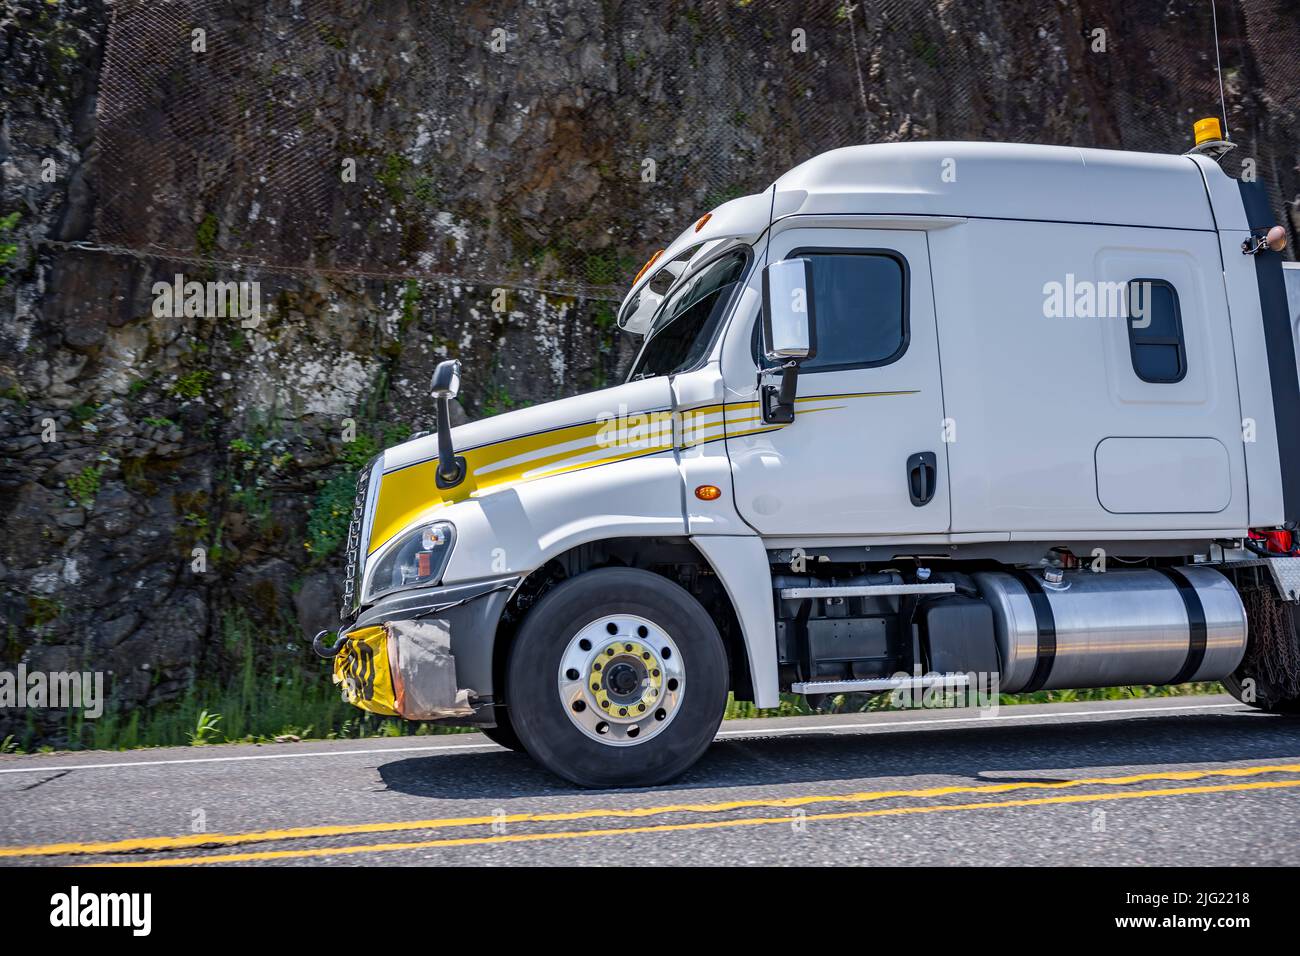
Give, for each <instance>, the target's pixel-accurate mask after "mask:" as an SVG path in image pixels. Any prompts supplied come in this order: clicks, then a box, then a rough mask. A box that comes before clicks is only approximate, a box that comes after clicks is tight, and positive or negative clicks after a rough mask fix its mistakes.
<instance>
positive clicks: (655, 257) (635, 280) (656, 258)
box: [632, 249, 664, 285]
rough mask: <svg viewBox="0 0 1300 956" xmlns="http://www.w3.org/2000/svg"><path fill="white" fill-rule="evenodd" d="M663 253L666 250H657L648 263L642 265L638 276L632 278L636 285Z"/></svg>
mask: <svg viewBox="0 0 1300 956" xmlns="http://www.w3.org/2000/svg"><path fill="white" fill-rule="evenodd" d="M663 254H664V250H662V249H660V250H659V251H658V252H656V253H655V254H654V255H653V256H651V257H650V258H649V259H648V260H647V261H646V264H645V265H643V266H642V267H641V271H640V272H638V273H637V274H636V278H635V279H633V280H632V284H633V285H636V284H637V282H639V281H640V280H641V277H642V276H643V275H645V272H646V270H647V269H649V268H650V267H651V266H652V265H654V264H655V261H656V260H658V258H659V257H660V256H662V255H663Z"/></svg>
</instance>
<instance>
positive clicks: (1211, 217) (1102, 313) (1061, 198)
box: [318, 143, 1300, 786]
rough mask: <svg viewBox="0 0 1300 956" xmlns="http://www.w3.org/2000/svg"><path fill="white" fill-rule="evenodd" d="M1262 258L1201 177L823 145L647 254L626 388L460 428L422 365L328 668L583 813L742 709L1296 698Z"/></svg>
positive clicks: (1284, 369) (635, 299) (1273, 357)
mask: <svg viewBox="0 0 1300 956" xmlns="http://www.w3.org/2000/svg"><path fill="white" fill-rule="evenodd" d="M1285 242H1286V234H1285V232H1284V231H1283V230H1281V229H1280V227H1275V226H1274V224H1273V223H1272V222H1270V221H1269V210H1268V205H1267V201H1266V200H1265V199H1264V198H1263V197H1262V187H1259V186H1258V185H1257V184H1248V183H1239V182H1237V181H1235V180H1233V179H1231V178H1229V177H1228V176H1226V175H1225V174H1224V172H1223V171H1222V170H1221V169H1220V167H1219V166H1218V165H1217V164H1216V162H1215V161H1214V160H1213V159H1212V158H1210V157H1209V156H1207V155H1204V154H1203V153H1198V152H1195V151H1193V152H1192V153H1189V154H1186V155H1182V156H1165V155H1156V154H1143V153H1127V152H1118V151H1103V150H1087V149H1076V148H1067V147H1047V146H1028V145H1001V144H986V143H900V144H885V145H872V146H856V147H849V148H846V149H840V150H835V151H832V152H829V153H825V154H823V155H821V156H818V157H815V158H813V159H811V160H809V161H808V162H806V163H804V164H802V165H800V166H798V167H796V168H795V169H793V170H791V171H790V172H788V173H786V174H785V175H783V176H781V177H780V178H779V179H777V180H776V182H775V183H773V184H772V185H771V186H770V187H769V188H768V189H767V190H765V191H764V192H763V193H760V194H758V195H754V196H747V197H742V198H739V199H735V200H732V201H731V202H728V203H725V204H723V205H722V206H719V207H718V208H717V209H714V210H711V211H710V212H709V213H707V214H706V215H704V216H701V217H700V218H699V219H698V220H697V221H695V222H694V223H692V224H690V225H689V226H688V227H687V228H686V229H685V230H684V231H683V232H682V234H681V235H679V236H678V237H677V238H676V239H675V240H673V241H672V242H671V243H670V244H669V245H668V246H667V247H666V248H665V249H663V250H660V252H658V253H656V254H655V256H654V257H652V259H651V260H650V262H648V263H647V265H646V267H645V268H643V269H642V271H641V273H640V274H639V275H638V276H637V278H636V279H635V280H634V282H633V284H632V287H631V288H630V290H629V291H628V293H627V296H626V298H625V299H624V301H623V303H622V305H621V306H620V309H619V312H618V321H619V325H620V327H621V328H622V329H623V330H624V331H626V332H627V333H629V334H633V335H637V336H640V337H641V338H642V344H641V347H640V350H639V352H638V354H637V356H636V358H635V360H634V361H633V362H632V365H631V368H630V370H629V373H628V376H627V379H626V380H625V381H624V382H623V383H622V384H620V385H616V386H614V387H611V388H606V389H602V390H600V391H597V392H593V393H589V394H585V395H580V396H575V397H572V398H568V399H564V400H561V401H556V402H552V403H549V404H546V405H541V406H534V407H531V408H526V409H522V410H519V411H515V412H511V413H509V414H505V415H500V416H497V417H494V418H491V419H488V420H484V421H479V422H474V423H471V424H468V425H464V426H461V427H458V428H454V429H452V428H450V427H449V425H448V424H447V422H448V416H447V415H446V405H447V402H448V401H449V400H450V398H451V397H453V396H454V394H455V390H456V387H457V378H458V375H459V374H460V372H461V371H462V370H460V369H459V368H458V367H456V366H455V365H454V363H446V367H445V368H440V370H439V375H438V376H435V388H434V393H435V399H436V400H437V401H438V403H439V409H440V428H439V431H438V433H437V434H436V435H430V436H425V437H421V438H417V439H414V440H412V441H409V442H406V443H404V444H402V445H398V446H396V447H394V448H390V449H388V450H386V451H385V452H383V453H382V454H381V455H379V456H378V457H377V458H376V459H375V460H374V461H373V462H372V463H371V464H370V465H369V466H368V467H367V468H366V469H365V471H364V472H363V473H362V474H361V475H360V476H359V480H358V493H357V498H356V505H355V512H354V516H353V521H352V525H351V529H350V533H349V538H348V551H347V558H346V560H347V579H346V584H345V606H344V608H343V612H342V614H343V625H342V627H341V629H340V632H339V637H338V640H337V642H336V643H335V644H334V645H333V646H331V647H325V648H324V652H325V653H330V652H333V653H334V654H335V679H336V681H337V682H339V683H340V684H342V685H343V688H344V693H345V695H346V696H347V697H348V699H350V700H352V702H354V703H356V704H357V705H358V706H361V707H363V708H366V709H370V710H374V711H377V712H380V713H391V714H399V715H401V716H404V717H408V718H413V719H433V720H441V721H448V722H455V723H463V724H469V725H474V726H478V727H480V728H482V729H483V730H484V731H485V732H487V733H488V734H489V735H490V736H492V737H493V739H494V740H497V741H498V742H500V743H503V744H504V745H506V746H509V747H513V748H516V749H521V750H525V751H527V752H528V753H529V754H531V755H532V756H533V757H534V758H535V759H537V760H538V761H540V762H541V763H542V764H544V765H545V766H547V767H548V768H549V769H551V770H552V771H554V772H556V773H558V774H560V775H561V776H564V777H566V778H568V779H570V780H572V781H574V782H577V783H579V784H582V785H587V786H620V785H649V784H652V783H656V782H660V781H662V780H665V779H668V778H670V777H672V776H675V775H677V774H679V773H681V772H682V771H683V770H685V769H686V768H687V767H689V766H690V765H691V764H692V763H693V762H694V761H695V760H696V759H698V757H699V756H700V755H701V754H702V753H703V752H704V750H705V749H706V748H707V746H708V744H709V743H710V742H711V741H712V739H713V735H714V733H715V732H716V730H717V727H718V724H719V722H720V720H721V718H722V715H723V712H724V708H725V707H726V704H727V701H728V695H732V696H734V697H735V698H736V699H741V700H749V701H753V702H754V704H756V705H757V706H758V707H760V708H768V707H774V706H776V705H777V704H778V703H779V702H780V698H781V695H782V694H783V693H786V694H791V693H794V694H804V695H807V696H808V697H810V698H811V699H813V700H814V701H816V700H821V699H825V698H827V697H833V696H835V695H838V694H843V693H871V694H875V693H899V692H909V691H914V690H918V689H929V688H934V687H940V688H945V689H949V690H951V689H954V688H964V687H971V686H981V687H987V688H991V690H992V692H993V693H994V694H995V693H996V692H999V691H1000V692H1025V691H1034V690H1044V689H1053V688H1066V687H1100V686H1112V685H1122V684H1163V683H1183V682H1187V681H1212V680H1224V681H1225V682H1226V683H1227V684H1228V686H1229V688H1230V689H1233V690H1234V692H1235V693H1238V694H1239V696H1242V697H1243V699H1247V700H1248V701H1249V702H1251V703H1255V704H1257V705H1258V706H1261V707H1265V708H1267V709H1273V710H1284V711H1285V710H1292V709H1295V708H1296V706H1297V701H1300V673H1291V672H1290V671H1288V670H1287V669H1286V668H1284V667H1283V668H1279V667H1278V666H1276V662H1277V661H1278V660H1285V659H1290V660H1293V661H1294V660H1297V659H1300V656H1297V655H1293V656H1291V657H1290V658H1287V657H1286V653H1285V652H1286V651H1287V649H1290V648H1296V647H1297V635H1296V631H1295V622H1294V615H1293V609H1294V602H1295V601H1296V600H1297V599H1300V591H1298V590H1297V588H1296V585H1295V583H1293V582H1295V580H1296V579H1297V578H1298V577H1300V571H1298V570H1296V569H1297V567H1298V566H1300V558H1298V557H1297V556H1296V553H1294V552H1295V548H1294V544H1293V542H1292V541H1291V532H1292V531H1293V530H1294V523H1295V521H1296V519H1297V517H1300V386H1298V385H1297V373H1298V367H1297V359H1296V355H1297V350H1296V338H1297V335H1300V330H1298V329H1297V319H1298V318H1300V317H1298V316H1297V311H1300V310H1297V309H1296V308H1295V303H1294V301H1292V302H1291V304H1290V305H1288V298H1287V297H1288V280H1284V277H1283V268H1282V261H1281V251H1282V248H1283V247H1284V246H1285ZM1288 273H1289V274H1290V277H1291V278H1292V279H1294V277H1295V273H1291V272H1290V270H1288ZM1291 288H1292V290H1293V291H1292V292H1291V293H1290V294H1292V295H1296V292H1295V290H1294V286H1292V287H1291ZM466 374H472V370H467V371H466ZM1279 622H1280V623H1279ZM319 642H320V639H318V643H319ZM1279 655H1281V656H1279Z"/></svg>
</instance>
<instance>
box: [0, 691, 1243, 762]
mask: <svg viewBox="0 0 1300 956" xmlns="http://www.w3.org/2000/svg"><path fill="white" fill-rule="evenodd" d="M1242 706H1243V705H1241V704H1237V703H1232V704H1182V705H1178V706H1174V707H1132V708H1116V709H1113V710H1109V709H1108V710H1067V711H1057V712H1053V713H1044V712H1042V711H1039V712H1038V713H1033V714H1014V713H1012V714H1004V713H999V714H998V716H996V717H931V718H927V719H923V720H893V721H881V722H880V723H877V724H873V723H869V722H867V721H858V722H854V723H848V724H805V725H803V726H799V727H773V728H771V729H770V730H766V729H762V728H754V729H752V730H720V731H718V738H719V739H721V738H726V737H775V736H779V735H781V734H816V733H824V732H826V731H837V730H876V729H878V728H881V727H915V726H933V725H935V724H992V723H996V722H997V721H1000V720H1034V719H1038V720H1043V719H1054V718H1057V717H1113V716H1116V715H1119V716H1125V715H1128V714H1143V713H1161V714H1172V713H1178V712H1180V711H1193V710H1231V709H1237V708H1241V707H1242ZM773 719H774V720H775V718H773ZM499 749H501V748H499V747H497V745H496V744H492V743H483V744H429V745H427V746H423V747H382V748H375V749H371V750H317V751H312V752H310V753H280V754H242V755H240V756H237V757H181V758H179V759H175V760H122V761H118V762H116V763H83V764H44V765H42V766H39V767H0V774H5V773H57V772H59V771H61V770H119V769H123V768H127V767H158V766H166V765H172V764H191V763H233V762H237V761H242V760H306V759H308V758H311V757H356V756H382V755H384V754H397V753H420V752H425V751H430V750H499Z"/></svg>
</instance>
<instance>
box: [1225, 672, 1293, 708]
mask: <svg viewBox="0 0 1300 956" xmlns="http://www.w3.org/2000/svg"><path fill="white" fill-rule="evenodd" d="M1249 677H1250V675H1249V674H1245V673H1243V672H1242V671H1241V670H1240V669H1239V670H1238V671H1237V672H1236V673H1235V674H1230V675H1228V676H1227V677H1225V678H1224V679H1223V686H1224V688H1225V689H1226V690H1227V691H1228V693H1229V694H1231V695H1232V696H1233V697H1235V698H1237V700H1239V701H1241V702H1242V703H1243V704H1245V705H1247V706H1248V707H1255V708H1257V709H1259V710H1263V711H1267V712H1268V713H1270V714H1286V715H1288V716H1292V717H1294V716H1297V715H1300V697H1283V696H1282V695H1281V694H1279V693H1277V692H1276V691H1275V690H1274V689H1273V688H1272V687H1271V686H1270V685H1269V683H1268V681H1267V680H1265V679H1264V678H1258V677H1257V678H1255V692H1254V698H1253V699H1252V700H1246V699H1245V688H1244V687H1243V684H1242V682H1243V681H1245V680H1246V679H1248V678H1249Z"/></svg>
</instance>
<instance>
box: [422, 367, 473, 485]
mask: <svg viewBox="0 0 1300 956" xmlns="http://www.w3.org/2000/svg"><path fill="white" fill-rule="evenodd" d="M429 391H430V392H431V393H432V395H433V400H434V403H435V405H436V407H437V415H438V469H437V471H436V472H434V476H433V478H434V483H435V484H436V485H437V486H438V487H439V488H444V489H445V488H455V487H456V486H457V485H459V484H460V483H461V482H462V481H464V480H465V459H464V458H462V457H460V456H459V455H457V454H456V449H455V447H453V445H452V442H451V400H452V399H453V398H455V397H456V395H457V393H459V392H460V363H459V362H457V361H456V360H455V359H448V360H447V361H445V362H439V363H438V367H437V368H435V369H434V370H433V381H431V382H430V383H429Z"/></svg>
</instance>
